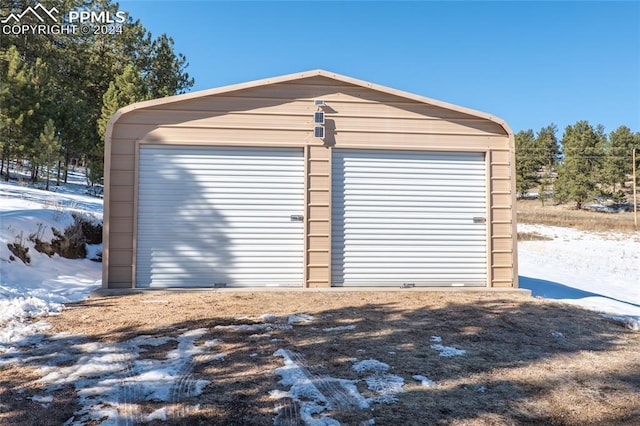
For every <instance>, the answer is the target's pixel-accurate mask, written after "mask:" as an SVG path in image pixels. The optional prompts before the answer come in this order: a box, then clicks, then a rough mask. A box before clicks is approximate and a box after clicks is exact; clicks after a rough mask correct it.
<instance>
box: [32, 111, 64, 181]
mask: <svg viewBox="0 0 640 426" xmlns="http://www.w3.org/2000/svg"><path fill="white" fill-rule="evenodd" d="M56 133H57V131H56V127H55V124H54V123H53V120H51V119H49V120H48V121H47V122H46V124H45V125H44V130H43V131H42V133H40V138H39V139H38V142H39V143H38V145H37V148H38V153H39V154H38V156H37V157H36V158H37V164H38V165H41V166H43V167H46V168H47V174H46V182H47V183H46V187H45V189H46V190H47V191H48V190H49V179H50V177H51V169H52V168H53V166H54V165H55V163H56V162H57V161H58V159H59V155H60V147H61V144H60V138H59V137H58V135H57V134H56Z"/></svg>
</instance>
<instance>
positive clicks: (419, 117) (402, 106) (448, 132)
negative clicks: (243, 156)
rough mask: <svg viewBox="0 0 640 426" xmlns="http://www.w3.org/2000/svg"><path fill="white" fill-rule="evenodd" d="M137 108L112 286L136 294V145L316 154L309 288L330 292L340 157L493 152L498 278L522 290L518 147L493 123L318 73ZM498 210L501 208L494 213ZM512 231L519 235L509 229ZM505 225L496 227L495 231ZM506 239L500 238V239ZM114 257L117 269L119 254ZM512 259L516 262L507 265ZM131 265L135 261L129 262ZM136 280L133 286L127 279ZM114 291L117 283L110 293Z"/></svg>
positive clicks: (114, 243) (116, 177)
mask: <svg viewBox="0 0 640 426" xmlns="http://www.w3.org/2000/svg"><path fill="white" fill-rule="evenodd" d="M318 98H321V99H324V100H325V102H326V105H327V107H326V108H327V109H326V118H327V125H326V128H327V130H328V131H327V138H325V141H324V143H323V141H320V140H317V139H314V138H313V137H312V136H313V135H312V123H311V117H312V113H313V111H315V110H316V109H317V108H316V107H315V106H314V105H313V100H314V99H318ZM169 99H170V100H169V101H164V100H157V101H150V102H147V103H143V104H140V105H137V106H136V107H135V108H131V109H129V110H126V111H125V112H124V113H122V114H120V115H118V116H117V117H116V120H115V121H114V123H115V124H114V125H113V128H112V129H111V133H110V134H108V140H107V142H106V145H108V146H106V147H105V151H106V155H108V157H109V158H108V159H106V161H105V166H106V167H107V168H108V169H107V170H106V171H105V173H106V175H108V177H106V179H105V184H108V185H107V186H109V187H108V188H105V204H108V206H107V205H105V233H106V234H108V235H106V237H105V241H107V242H108V244H107V247H105V258H106V259H107V262H106V264H105V268H107V269H105V277H107V279H108V281H109V284H108V285H109V286H113V285H119V286H122V285H128V286H130V285H131V282H132V276H131V275H132V266H133V256H134V244H133V238H134V229H133V227H134V226H135V224H134V223H132V218H133V217H134V209H135V200H134V199H133V198H134V197H133V195H132V194H135V188H136V186H135V185H136V183H135V171H136V162H137V158H136V144H137V143H138V144H142V145H143V144H146V143H153V144H157V145H163V144H183V145H224V146H263V147H300V148H303V147H307V148H308V150H307V151H306V153H305V165H306V169H307V174H306V181H305V191H306V192H305V193H306V195H305V197H306V203H307V205H306V213H307V214H306V223H305V226H306V228H305V229H306V237H305V250H306V254H305V265H306V271H305V279H306V285H307V286H328V285H329V281H330V280H329V276H328V271H329V268H330V265H329V263H330V262H328V261H327V256H328V254H329V253H330V251H329V250H330V249H329V247H330V245H331V244H330V235H329V233H327V232H326V226H328V225H330V213H329V211H330V209H329V207H327V204H330V197H329V194H330V190H331V174H330V152H331V150H332V148H362V149H372V148H376V149H378V148H380V149H406V150H435V151H467V152H474V151H475V152H485V153H488V156H487V158H488V159H490V160H488V161H489V164H487V174H488V177H487V179H488V181H487V185H488V192H489V195H488V196H489V199H488V201H490V202H491V203H490V205H489V207H490V208H489V210H488V212H487V213H488V215H487V216H488V219H490V221H491V226H490V227H488V229H489V233H490V234H491V235H490V236H489V238H490V240H489V242H488V248H489V249H490V251H491V256H489V257H490V263H491V264H490V265H489V266H490V268H489V271H488V273H489V276H490V277H491V279H492V285H493V286H503V285H512V283H513V282H515V279H514V278H515V277H512V276H513V275H514V274H513V269H514V268H515V265H516V259H515V228H514V226H515V224H514V218H513V216H514V215H515V213H514V203H513V197H514V191H513V185H514V183H513V179H514V176H513V174H511V172H510V170H511V169H512V167H513V152H512V149H513V140H512V135H511V134H510V133H507V130H506V129H507V128H506V127H504V126H503V125H502V124H501V123H500V122H499V121H497V120H494V119H492V117H490V116H488V115H484V114H482V113H477V112H474V111H471V110H466V109H464V108H462V107H456V106H452V105H448V104H443V103H441V102H438V101H432V100H427V101H425V100H424V98H421V97H419V96H415V95H412V94H407V93H403V92H398V91H395V90H393V89H388V88H383V87H381V86H376V85H373V84H369V83H364V82H360V81H357V80H354V79H350V78H346V77H341V76H334V75H332V74H331V75H330V74H329V73H326V72H312V73H307V74H305V75H304V76H302V74H301V76H300V77H297V76H296V77H288V78H284V77H283V78H274V79H269V80H265V81H263V82H260V83H259V84H258V83H247V84H243V85H238V88H237V89H233V90H219V91H216V90H214V91H208V92H207V94H205V95H198V94H188V95H182V96H181V97H177V98H175V100H174V98H169ZM494 202H497V203H499V204H498V205H494V204H493V203H494ZM509 224H511V232H508V230H507V227H508V225H509ZM494 225H495V227H494ZM492 231H495V232H498V231H499V232H500V233H499V234H496V233H495V232H492ZM110 251H112V252H113V257H112V260H113V261H114V262H109V252H110ZM508 256H511V262H509V264H506V263H505V262H506V260H507V258H508ZM127 259H128V260H127ZM127 274H129V275H128V278H127V277H126V275H127ZM103 285H104V286H106V285H107V283H104V284H103Z"/></svg>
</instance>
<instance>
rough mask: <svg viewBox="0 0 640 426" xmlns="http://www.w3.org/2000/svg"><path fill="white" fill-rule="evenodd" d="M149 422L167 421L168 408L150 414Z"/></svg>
mask: <svg viewBox="0 0 640 426" xmlns="http://www.w3.org/2000/svg"><path fill="white" fill-rule="evenodd" d="M146 420H147V421H148V422H152V421H154V420H160V421H162V422H166V421H167V407H162V408H158V409H157V410H156V411H154V412H153V413H151V414H149V415H148V416H147V419H146Z"/></svg>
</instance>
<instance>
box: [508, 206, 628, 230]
mask: <svg viewBox="0 0 640 426" xmlns="http://www.w3.org/2000/svg"><path fill="white" fill-rule="evenodd" d="M517 209H518V222H521V223H537V224H541V225H551V226H563V227H569V228H577V229H581V230H583V231H595V232H607V231H615V232H635V231H636V229H635V227H634V223H633V213H631V212H624V213H602V212H595V211H588V210H576V209H575V208H571V207H570V206H569V205H567V204H562V205H554V204H552V202H549V201H547V202H546V203H545V205H544V207H543V206H542V204H541V203H540V201H538V200H518V203H517Z"/></svg>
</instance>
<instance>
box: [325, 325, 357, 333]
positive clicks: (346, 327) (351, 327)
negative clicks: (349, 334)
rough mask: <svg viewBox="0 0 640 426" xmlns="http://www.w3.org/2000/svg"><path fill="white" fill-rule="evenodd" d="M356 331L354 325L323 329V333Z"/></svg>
mask: <svg viewBox="0 0 640 426" xmlns="http://www.w3.org/2000/svg"><path fill="white" fill-rule="evenodd" d="M355 329H356V326H355V325H354V324H351V325H339V326H337V327H327V328H323V329H322V331H327V332H333V331H350V330H355Z"/></svg>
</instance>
